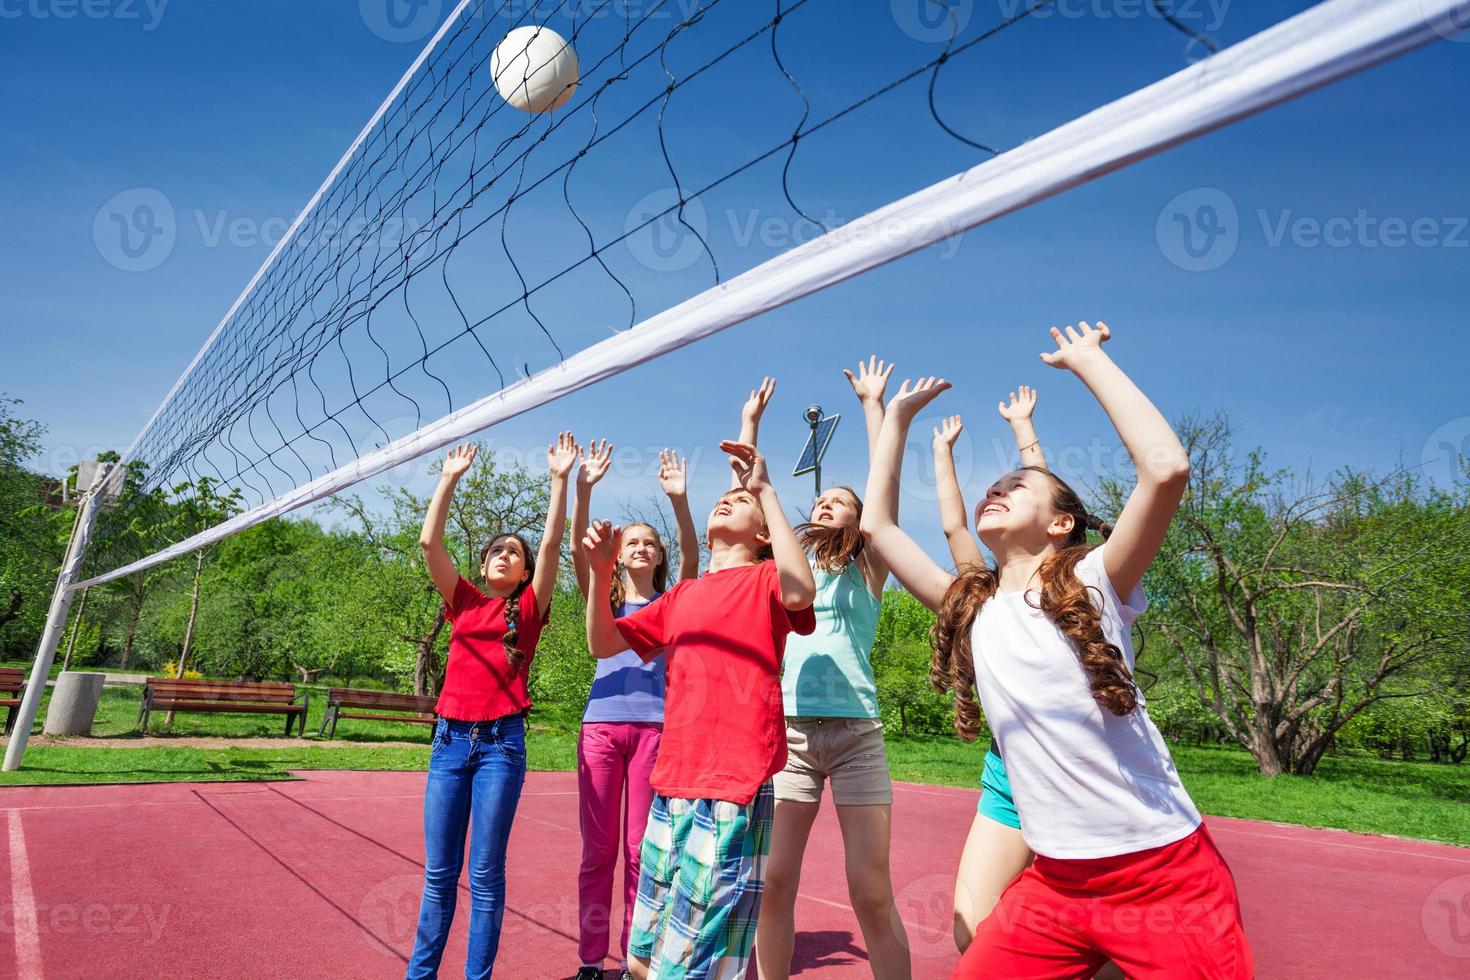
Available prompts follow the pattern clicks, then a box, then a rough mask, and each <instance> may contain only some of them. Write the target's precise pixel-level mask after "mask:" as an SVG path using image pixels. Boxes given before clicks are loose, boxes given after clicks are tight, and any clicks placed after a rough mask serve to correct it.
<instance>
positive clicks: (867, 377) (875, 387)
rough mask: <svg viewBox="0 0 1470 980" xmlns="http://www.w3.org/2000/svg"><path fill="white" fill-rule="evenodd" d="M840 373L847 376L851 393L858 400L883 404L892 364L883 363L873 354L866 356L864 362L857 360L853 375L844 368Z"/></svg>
mask: <svg viewBox="0 0 1470 980" xmlns="http://www.w3.org/2000/svg"><path fill="white" fill-rule="evenodd" d="M842 373H843V374H844V375H846V376H847V381H848V384H850V385H852V390H853V393H854V394H856V395H857V396H858V401H860V402H862V403H863V404H865V405H866V404H869V403H872V404H876V405H882V404H883V393H884V391H886V390H887V388H888V376H889V375H891V374H892V373H893V365H892V364H885V363H884V362H883V361H881V360H879V359H878V356H877V355H876V354H875V355H873V356H871V357H869V358H868V362H867V363H866V364H864V363H863V362H862V361H858V369H857V374H856V375H854V374H853V373H852V372H851V371H849V370H847V369H846V368H843V369H842Z"/></svg>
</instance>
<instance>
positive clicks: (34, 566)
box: [0, 395, 74, 656]
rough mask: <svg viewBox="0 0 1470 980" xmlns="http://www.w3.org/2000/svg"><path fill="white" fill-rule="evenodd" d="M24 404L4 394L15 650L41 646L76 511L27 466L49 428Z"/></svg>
mask: <svg viewBox="0 0 1470 980" xmlns="http://www.w3.org/2000/svg"><path fill="white" fill-rule="evenodd" d="M20 404H21V402H20V401H19V400H18V399H14V398H7V397H5V396H4V395H0V648H3V649H4V650H5V652H6V653H7V654H8V655H11V656H29V655H30V654H31V653H32V652H33V651H34V649H35V644H36V641H37V639H38V637H39V636H40V634H41V629H42V627H43V626H44V624H45V619H46V609H47V605H48V603H49V601H50V599H51V593H52V590H53V588H54V586H55V584H56V574H57V569H58V568H59V566H60V564H61V559H62V554H63V553H64V551H65V549H66V535H67V533H68V529H69V528H70V527H71V520H72V517H73V516H74V515H73V512H72V511H71V509H69V508H66V509H59V508H58V507H57V506H55V502H54V501H50V500H49V499H48V497H49V495H50V492H51V487H52V484H53V483H54V482H55V481H54V480H51V479H49V478H47V477H44V476H41V475H40V474H37V473H33V472H31V471H30V470H29V469H27V468H26V464H27V463H28V462H29V461H30V460H32V459H33V458H34V457H35V456H36V455H37V454H39V453H40V451H41V437H42V436H43V435H44V434H45V431H46V430H45V427H44V426H42V425H41V424H40V423H39V422H36V421H34V420H31V419H27V418H23V417H22V416H20V415H19V414H17V412H16V409H17V408H18V407H19V406H20Z"/></svg>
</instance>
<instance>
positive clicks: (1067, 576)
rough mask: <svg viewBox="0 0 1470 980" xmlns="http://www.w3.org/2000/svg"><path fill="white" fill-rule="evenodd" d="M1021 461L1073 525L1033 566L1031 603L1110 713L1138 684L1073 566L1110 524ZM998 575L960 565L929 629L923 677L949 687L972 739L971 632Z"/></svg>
mask: <svg viewBox="0 0 1470 980" xmlns="http://www.w3.org/2000/svg"><path fill="white" fill-rule="evenodd" d="M1021 468H1022V469H1023V470H1032V471H1034V472H1037V473H1041V474H1044V475H1045V476H1047V477H1048V478H1050V479H1051V480H1052V482H1053V494H1052V504H1053V506H1054V507H1055V508H1056V509H1057V511H1058V512H1059V513H1063V514H1070V515H1071V516H1072V518H1073V524H1072V530H1071V532H1070V533H1069V534H1068V535H1067V538H1066V540H1065V541H1064V542H1063V543H1062V547H1061V548H1060V549H1058V550H1057V551H1056V552H1054V553H1053V554H1052V555H1050V556H1049V557H1048V558H1047V559H1046V560H1045V561H1044V562H1042V564H1041V567H1040V568H1039V569H1038V570H1037V575H1038V577H1039V578H1040V579H1041V590H1040V592H1041V597H1040V600H1039V602H1038V604H1037V608H1039V609H1040V610H1041V611H1042V612H1043V613H1045V614H1046V617H1047V618H1048V619H1050V620H1051V621H1052V622H1053V623H1055V624H1056V627H1057V629H1059V630H1061V632H1062V635H1064V636H1065V637H1066V638H1067V639H1068V640H1070V641H1071V642H1072V644H1073V645H1074V646H1075V647H1076V648H1077V659H1078V662H1079V663H1080V664H1081V667H1082V670H1083V672H1084V673H1085V674H1086V675H1087V684H1088V687H1089V688H1090V689H1091V691H1092V698H1093V700H1094V701H1096V702H1097V703H1098V705H1099V706H1101V707H1102V708H1104V709H1105V710H1107V711H1108V712H1110V713H1111V714H1113V715H1117V716H1122V715H1127V714H1131V713H1132V712H1133V711H1134V710H1136V709H1137V708H1138V687H1137V685H1136V684H1135V683H1134V680H1133V675H1132V673H1131V672H1130V671H1129V669H1128V664H1127V662H1126V661H1125V660H1124V659H1123V651H1122V650H1120V649H1119V648H1118V646H1117V644H1114V643H1109V642H1108V640H1107V637H1106V636H1104V635H1103V630H1102V614H1101V613H1099V612H1098V609H1097V607H1096V606H1094V605H1093V604H1092V599H1091V597H1090V596H1089V595H1088V587H1087V586H1085V585H1083V584H1082V581H1081V580H1080V579H1079V578H1077V571H1076V569H1077V563H1078V562H1079V561H1081V560H1082V559H1083V558H1084V557H1086V555H1087V553H1088V552H1089V551H1091V550H1092V549H1091V548H1090V547H1089V546H1088V544H1087V532H1088V531H1096V532H1097V533H1098V534H1099V535H1100V536H1101V537H1102V539H1103V540H1104V541H1106V540H1107V539H1108V537H1109V536H1110V535H1111V534H1112V533H1113V526H1112V525H1111V524H1108V523H1107V522H1106V521H1104V520H1102V519H1101V518H1099V517H1097V516H1096V515H1094V514H1090V513H1088V511H1087V508H1086V507H1085V506H1083V504H1082V500H1081V498H1080V497H1078V496H1077V492H1076V491H1075V490H1073V489H1072V488H1071V487H1069V486H1068V485H1067V484H1066V483H1065V482H1063V481H1062V480H1061V479H1060V478H1059V477H1057V476H1056V474H1054V473H1051V472H1049V471H1047V470H1044V469H1041V468H1040V467H1035V466H1023V467H1021ZM998 581H999V579H998V577H997V575H996V573H995V571H994V570H992V569H990V568H987V567H985V566H976V565H970V566H966V567H965V568H962V569H961V570H960V573H959V577H958V578H956V579H955V580H954V581H953V582H952V583H950V586H949V588H948V589H947V590H946V591H945V593H944V600H943V601H942V602H941V603H940V606H939V613H938V615H937V616H936V618H935V622H934V628H933V629H932V630H930V633H929V644H930V646H931V648H932V649H933V657H932V659H931V660H930V664H929V683H930V684H932V685H933V686H934V689H935V690H936V691H938V692H940V693H941V694H943V693H946V692H950V691H952V692H954V703H955V721H954V728H955V732H956V733H957V734H958V735H959V736H960V738H963V739H966V740H970V739H974V738H975V737H976V736H977V735H979V734H980V729H981V720H980V706H979V705H978V704H976V703H975V697H974V689H975V661H974V653H973V651H972V649H971V645H970V633H971V631H972V629H973V628H974V625H975V620H976V618H977V617H978V616H979V615H980V610H981V608H982V607H983V606H984V605H985V603H986V602H987V601H988V600H989V599H990V597H991V596H993V595H995V590H996V587H997V584H998ZM1027 601H1028V602H1029V601H1030V600H1029V598H1028V600H1027Z"/></svg>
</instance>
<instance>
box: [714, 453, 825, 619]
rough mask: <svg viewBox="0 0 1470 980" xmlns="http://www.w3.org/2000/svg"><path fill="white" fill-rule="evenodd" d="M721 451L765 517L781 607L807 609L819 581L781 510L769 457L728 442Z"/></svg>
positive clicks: (737, 478)
mask: <svg viewBox="0 0 1470 980" xmlns="http://www.w3.org/2000/svg"><path fill="white" fill-rule="evenodd" d="M720 449H721V450H722V451H723V452H727V453H729V454H730V468H731V469H732V470H734V471H735V478H736V484H737V486H741V487H744V488H745V489H746V490H748V491H750V493H751V495H752V496H754V497H755V499H756V500H757V501H759V503H760V505H761V512H762V513H763V514H764V515H765V519H766V531H767V533H768V534H769V535H770V537H771V553H772V555H774V557H775V561H776V571H777V572H779V573H780V576H781V604H782V605H783V606H785V607H786V608H787V609H788V610H795V609H806V608H807V607H808V606H810V605H811V604H812V603H813V602H815V601H816V598H817V580H816V579H815V578H813V577H812V566H811V562H809V561H807V557H806V550H805V549H804V548H802V546H801V542H800V541H798V540H796V532H795V531H793V530H791V522H790V521H788V520H787V519H786V512H785V511H783V510H782V509H781V501H780V499H779V498H778V497H777V496H776V488H775V487H774V486H772V485H771V475H770V473H769V472H767V470H766V458H765V457H764V456H762V455H761V454H760V452H759V451H758V450H757V449H756V448H755V447H754V446H751V445H748V444H746V443H740V442H730V441H729V440H728V439H727V440H726V441H724V442H722V443H720Z"/></svg>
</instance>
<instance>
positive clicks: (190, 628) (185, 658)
mask: <svg viewBox="0 0 1470 980" xmlns="http://www.w3.org/2000/svg"><path fill="white" fill-rule="evenodd" d="M203 574H204V552H203V551H202V550H201V551H196V552H195V553H194V594H193V595H191V596H190V597H189V622H188V624H187V625H186V626H185V627H184V645H183V647H182V648H181V649H180V650H179V666H178V668H177V669H176V670H175V671H174V678H175V679H177V680H182V679H183V677H184V667H185V666H186V665H187V664H188V663H189V647H190V646H191V645H192V644H193V642H194V620H195V619H197V618H198V616H199V579H200V577H201V576H202V575H203ZM173 723H174V713H173V711H172V710H170V711H169V713H168V715H167V716H166V717H165V718H164V719H163V726H164V727H165V728H169V727H171V726H172V725H173Z"/></svg>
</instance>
